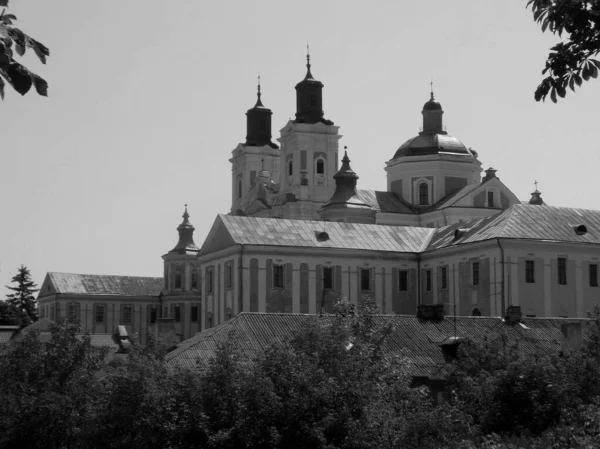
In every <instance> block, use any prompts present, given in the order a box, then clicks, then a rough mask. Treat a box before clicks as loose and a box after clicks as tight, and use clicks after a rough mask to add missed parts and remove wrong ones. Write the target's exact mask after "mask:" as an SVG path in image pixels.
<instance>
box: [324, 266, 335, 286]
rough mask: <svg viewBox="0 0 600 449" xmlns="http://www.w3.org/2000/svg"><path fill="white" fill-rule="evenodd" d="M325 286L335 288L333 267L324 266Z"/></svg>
mask: <svg viewBox="0 0 600 449" xmlns="http://www.w3.org/2000/svg"><path fill="white" fill-rule="evenodd" d="M323 288H324V289H325V290H333V268H332V267H323Z"/></svg>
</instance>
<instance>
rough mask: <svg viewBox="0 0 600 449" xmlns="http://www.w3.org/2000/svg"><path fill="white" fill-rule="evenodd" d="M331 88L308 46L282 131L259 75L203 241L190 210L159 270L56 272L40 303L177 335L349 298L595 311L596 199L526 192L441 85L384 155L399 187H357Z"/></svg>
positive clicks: (98, 325) (482, 312)
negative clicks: (153, 273) (446, 104)
mask: <svg viewBox="0 0 600 449" xmlns="http://www.w3.org/2000/svg"><path fill="white" fill-rule="evenodd" d="M323 89H324V86H323V83H321V82H320V81H318V80H317V79H315V77H314V76H313V74H312V71H311V64H310V58H309V57H308V56H307V64H306V74H305V76H304V78H303V79H302V80H301V81H300V82H298V83H297V84H296V86H295V90H296V113H295V119H293V120H290V121H288V123H286V124H285V125H284V126H283V128H282V129H281V130H280V136H279V138H278V139H276V141H277V143H275V142H274V141H273V137H272V132H271V129H272V124H271V116H272V111H271V110H270V109H269V108H268V107H266V106H265V105H264V104H263V100H262V98H261V91H260V84H259V86H258V91H257V100H256V104H255V105H254V106H253V107H252V108H250V109H248V111H247V112H246V123H247V132H246V139H245V142H244V143H240V144H238V145H237V146H236V147H235V149H234V150H233V151H232V156H231V159H230V162H231V164H232V172H231V173H232V179H231V208H230V211H229V213H227V214H223V215H218V216H217V217H216V218H215V220H214V223H213V225H212V228H211V230H210V231H209V233H208V235H207V236H206V238H205V239H204V243H203V244H202V245H201V246H200V247H197V246H196V244H195V242H194V236H193V233H194V227H193V225H192V224H191V222H190V216H189V214H188V211H187V207H186V209H185V211H184V214H183V221H182V222H181V224H180V225H179V226H178V228H177V231H178V233H179V238H178V242H177V244H176V245H175V247H174V248H173V249H171V250H170V251H169V252H167V253H166V254H165V255H164V256H163V263H164V276H163V277H162V278H142V277H130V276H104V275H82V274H72V273H48V274H47V276H46V278H45V280H44V283H43V285H42V288H41V291H40V293H39V296H38V301H39V308H40V315H41V316H44V317H49V318H51V319H56V318H58V317H71V318H76V319H79V320H80V322H81V324H82V328H83V329H84V330H88V331H90V332H92V333H97V332H110V331H112V330H113V329H115V328H116V326H117V325H124V326H125V327H126V328H127V331H128V333H130V334H134V333H136V334H138V335H139V338H140V340H141V341H142V342H144V341H146V339H147V336H148V333H149V332H153V331H157V332H158V331H159V327H160V325H161V323H163V322H165V321H169V320H170V321H169V322H170V323H171V324H172V326H171V328H173V326H174V330H173V333H174V334H173V338H174V340H175V341H181V340H185V339H188V338H190V337H191V336H193V335H194V334H195V333H197V332H199V331H202V330H205V329H208V328H211V327H214V326H216V325H218V324H221V323H224V322H226V321H228V320H229V319H231V318H232V317H234V316H236V315H238V314H239V313H240V312H263V313H303V314H306V313H308V314H315V313H321V312H330V311H331V310H332V307H333V304H334V303H335V302H336V301H337V300H338V299H340V298H347V299H349V300H350V301H352V302H354V303H357V302H360V301H362V300H364V299H366V298H370V299H372V300H373V301H375V303H376V304H377V306H378V308H379V310H380V313H383V314H402V315H414V314H415V313H416V310H417V307H418V306H420V305H426V304H443V305H444V310H445V311H446V313H447V314H448V315H461V316H473V315H475V316H496V317H502V316H504V315H505V313H506V310H507V308H508V307H510V306H519V307H520V308H521V310H522V311H523V314H524V315H528V316H532V317H533V316H538V317H551V316H552V317H560V316H562V317H583V316H585V314H586V312H587V311H589V310H591V308H592V307H593V306H594V305H595V304H596V303H600V287H599V286H598V264H599V263H600V262H599V261H598V258H599V257H600V211H594V210H583V209H571V208H563V207H552V206H549V205H547V204H545V202H544V201H543V200H542V198H541V193H540V192H539V191H538V190H537V189H536V190H535V191H534V192H533V193H532V194H531V198H530V199H528V200H527V201H520V200H519V199H518V198H517V197H516V196H515V194H514V193H512V192H511V191H510V189H509V188H508V187H507V186H506V185H504V184H503V183H502V181H500V179H499V178H498V177H497V176H496V170H494V169H493V168H488V169H487V170H485V171H484V170H482V163H481V161H480V160H479V154H478V153H477V152H476V151H474V150H473V149H471V148H468V147H467V146H465V145H464V144H463V143H462V142H461V141H460V140H458V139H457V138H455V137H453V136H451V135H449V134H448V132H447V130H446V128H445V126H444V123H443V115H444V110H443V108H442V105H441V104H440V103H439V102H438V101H436V99H435V97H434V93H433V91H432V92H431V94H430V98H429V99H428V100H427V101H426V102H425V104H424V105H423V108H422V110H421V114H422V120H423V122H422V128H421V131H420V132H419V133H418V135H416V136H413V137H410V138H408V139H407V140H406V141H405V142H404V143H403V144H402V145H400V146H399V147H398V148H397V150H396V151H395V153H394V154H393V156H392V158H391V159H390V160H388V161H386V163H385V164H386V165H385V171H386V177H387V189H386V190H385V191H376V190H369V189H366V188H362V187H363V186H360V187H359V185H358V180H359V173H360V170H357V171H354V170H353V169H352V167H351V159H350V158H351V156H352V155H351V154H348V152H347V151H346V149H345V148H344V149H341V148H340V145H339V140H340V138H341V135H340V134H339V126H336V125H335V124H334V122H333V121H332V120H330V119H329V118H326V117H325V114H324V111H323ZM407 137H408V136H407ZM357 172H358V173H357ZM440 307H441V306H440Z"/></svg>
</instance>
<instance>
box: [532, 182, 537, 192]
mask: <svg viewBox="0 0 600 449" xmlns="http://www.w3.org/2000/svg"><path fill="white" fill-rule="evenodd" d="M533 184H534V185H535V190H537V189H538V188H537V185H538V182H537V181H533Z"/></svg>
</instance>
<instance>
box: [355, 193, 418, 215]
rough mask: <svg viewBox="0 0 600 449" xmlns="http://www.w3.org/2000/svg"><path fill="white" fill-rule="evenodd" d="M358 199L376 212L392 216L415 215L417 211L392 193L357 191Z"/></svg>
mask: <svg viewBox="0 0 600 449" xmlns="http://www.w3.org/2000/svg"><path fill="white" fill-rule="evenodd" d="M356 193H357V194H358V197H359V198H360V199H361V200H362V201H363V202H365V203H367V204H368V205H369V206H371V207H372V208H373V209H375V210H376V211H377V212H383V213H393V214H416V213H418V210H417V209H416V208H415V207H413V206H411V205H410V204H408V203H407V202H406V201H404V200H403V199H402V198H400V197H398V195H396V194H395V193H394V192H382V191H379V190H364V189H357V191H356Z"/></svg>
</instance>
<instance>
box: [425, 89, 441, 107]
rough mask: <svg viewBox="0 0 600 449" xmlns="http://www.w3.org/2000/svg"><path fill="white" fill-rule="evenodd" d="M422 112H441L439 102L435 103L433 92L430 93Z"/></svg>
mask: <svg viewBox="0 0 600 449" xmlns="http://www.w3.org/2000/svg"><path fill="white" fill-rule="evenodd" d="M423 110H424V111H441V110H442V105H441V104H440V103H439V102H437V101H435V97H434V96H433V92H431V98H430V99H429V101H428V102H427V103H425V104H424V105H423Z"/></svg>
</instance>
